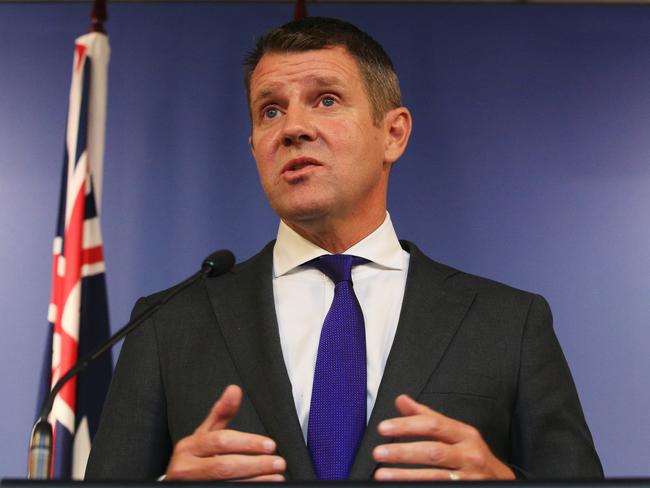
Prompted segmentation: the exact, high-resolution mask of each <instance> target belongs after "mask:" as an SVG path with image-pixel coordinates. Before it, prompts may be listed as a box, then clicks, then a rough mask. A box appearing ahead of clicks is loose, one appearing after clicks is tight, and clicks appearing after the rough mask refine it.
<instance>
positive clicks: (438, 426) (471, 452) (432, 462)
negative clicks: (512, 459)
mask: <svg viewBox="0 0 650 488" xmlns="http://www.w3.org/2000/svg"><path fill="white" fill-rule="evenodd" d="M395 406H396V407H397V410H398V411H399V413H400V414H402V417H396V418H392V419H388V420H384V421H383V422H381V423H380V424H379V426H378V427H377V430H378V431H379V433H380V434H381V435H383V436H386V437H421V438H424V439H426V440H422V441H415V442H404V443H392V444H382V445H379V446H377V447H376V448H375V450H374V451H373V454H372V455H373V458H374V459H375V461H377V462H380V463H384V464H419V465H425V466H431V468H420V467H418V468H410V469H400V468H389V467H382V468H379V469H378V470H377V471H375V479H377V480H391V481H403V480H409V481H424V480H445V481H449V480H452V481H455V480H483V479H502V480H506V479H510V480H512V479H515V475H514V473H513V472H512V470H511V469H510V468H509V467H508V466H506V465H505V464H504V463H502V462H501V461H499V460H498V459H497V458H496V457H495V456H494V454H492V451H490V448H489V447H488V446H487V444H486V443H485V441H484V440H483V437H481V434H480V433H479V432H478V430H476V429H475V428H474V427H472V426H470V425H467V424H464V423H462V422H459V421H457V420H454V419H451V418H449V417H445V416H444V415H442V414H439V413H437V412H434V411H433V410H431V409H430V408H429V407H427V406H425V405H422V404H420V403H417V402H416V401H415V400H413V399H412V398H411V397H409V396H407V395H400V396H398V397H397V398H396V400H395Z"/></svg>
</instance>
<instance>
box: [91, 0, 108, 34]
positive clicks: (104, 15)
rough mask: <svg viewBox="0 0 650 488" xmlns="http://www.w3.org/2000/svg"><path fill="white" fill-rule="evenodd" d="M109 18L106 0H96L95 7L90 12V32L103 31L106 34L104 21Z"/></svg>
mask: <svg viewBox="0 0 650 488" xmlns="http://www.w3.org/2000/svg"><path fill="white" fill-rule="evenodd" d="M107 19H108V11H107V8H106V0H94V1H93V9H92V11H91V12H90V32H101V33H102V34H106V29H105V28H104V22H106V20H107Z"/></svg>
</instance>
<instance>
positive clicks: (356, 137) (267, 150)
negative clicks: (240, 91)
mask: <svg viewBox="0 0 650 488" xmlns="http://www.w3.org/2000/svg"><path fill="white" fill-rule="evenodd" d="M250 99H251V101H250V103H251V113H252V122H253V129H252V134H251V137H250V145H251V149H252V151H253V156H254V157H255V160H256V162H257V169H258V171H259V175H260V180H261V182H262V186H263V188H264V191H265V192H266V195H267V197H268V199H269V202H270V203H271V206H272V207H273V209H274V210H275V211H276V213H277V214H278V215H279V216H280V217H281V218H282V219H284V220H285V221H287V222H288V223H294V224H297V225H300V224H301V223H302V224H306V223H307V222H327V221H328V219H333V220H332V221H333V222H336V221H341V222H354V221H359V219H364V218H365V219H368V218H374V217H376V215H377V214H379V215H381V218H382V219H383V215H384V213H385V207H386V190H387V184H388V173H389V169H390V164H391V163H392V162H393V161H388V160H387V158H386V146H387V139H388V137H387V136H388V129H387V126H386V124H384V123H382V124H380V126H379V127H377V126H375V125H374V124H373V120H372V113H371V108H370V106H369V102H368V97H367V96H366V93H365V90H364V84H363V79H362V76H361V73H360V71H359V68H358V66H357V63H356V61H355V60H354V58H353V57H352V56H351V55H350V54H348V52H347V51H346V50H345V49H344V48H342V47H333V48H328V49H320V50H313V51H306V52H298V53H268V54H265V55H264V56H263V57H262V59H261V60H260V62H259V64H258V65H257V67H256V68H255V71H254V72H253V75H252V77H251V82H250ZM371 216H373V217H371Z"/></svg>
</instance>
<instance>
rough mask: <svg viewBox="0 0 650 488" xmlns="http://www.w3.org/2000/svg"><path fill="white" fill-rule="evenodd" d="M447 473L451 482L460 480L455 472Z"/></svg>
mask: <svg viewBox="0 0 650 488" xmlns="http://www.w3.org/2000/svg"><path fill="white" fill-rule="evenodd" d="M448 473H449V479H450V480H451V481H458V480H459V479H460V476H458V473H457V472H456V471H453V470H451V469H450V470H449V471H448Z"/></svg>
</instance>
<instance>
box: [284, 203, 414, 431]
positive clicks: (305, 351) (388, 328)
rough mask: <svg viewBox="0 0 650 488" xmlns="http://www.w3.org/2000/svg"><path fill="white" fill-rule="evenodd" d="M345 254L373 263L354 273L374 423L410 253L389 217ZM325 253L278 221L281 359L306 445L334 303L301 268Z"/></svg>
mask: <svg viewBox="0 0 650 488" xmlns="http://www.w3.org/2000/svg"><path fill="white" fill-rule="evenodd" d="M344 253H345V254H352V255H354V256H359V257H362V258H365V259H367V260H368V261H370V262H369V263H367V264H362V265H358V266H355V267H354V268H352V282H353V283H354V292H355V294H356V296H357V299H358V300H359V304H360V305H361V310H362V311H363V317H364V322H365V326H366V355H367V358H366V359H367V381H368V385H367V399H368V402H367V416H368V418H370V414H371V412H372V408H373V406H374V405H375V399H376V397H377V390H378V389H379V383H380V382H381V378H382V376H383V373H384V367H385V366H386V360H387V359H388V353H389V352H390V348H391V346H392V344H393V339H394V337H395V331H396V330H397V322H398V320H399V315H400V310H401V308H402V300H403V298H404V287H405V286H406V274H407V272H408V265H409V254H408V253H407V252H406V251H404V250H403V249H402V248H401V246H400V244H399V241H398V239H397V236H396V235H395V230H394V229H393V224H392V222H391V220H390V215H388V213H386V219H385V220H384V222H383V223H382V224H381V225H380V226H379V228H377V230H375V231H374V232H373V233H372V234H370V235H369V236H367V237H366V238H365V239H363V240H362V241H360V242H358V243H357V244H355V245H354V246H352V247H351V248H350V249H347V250H346V251H345V252H344ZM324 254H331V253H330V252H328V251H325V250H324V249H321V248H320V247H318V246H317V245H315V244H313V243H311V242H310V241H308V240H306V239H304V238H303V237H301V236H300V235H298V234H297V233H296V232H295V231H293V230H292V229H291V228H289V227H288V226H287V225H286V224H285V223H284V222H280V228H279V229H278V237H277V241H276V243H275V247H274V249H273V295H274V300H275V311H276V314H277V319H278V326H279V329H280V342H281V344H282V355H283V356H284V363H285V365H286V367H287V371H288V373H289V379H290V380H291V386H292V390H293V399H294V402H295V404H296V412H297V413H298V419H299V420H300V425H301V427H302V432H303V436H304V438H305V440H306V439H307V424H308V420H309V406H310V403H311V389H312V384H313V381H314V369H315V367H316V355H317V352H318V342H319V340H320V332H321V328H322V326H323V322H324V321H325V316H326V315H327V312H328V310H329V308H330V305H331V304H332V300H333V298H334V283H333V282H332V280H330V279H329V278H328V277H327V276H325V275H324V274H323V273H321V272H320V271H318V270H317V269H316V268H313V267H311V266H301V265H302V264H304V263H306V262H307V261H311V260H312V259H314V258H317V257H318V256H322V255H324ZM366 420H367V419H366Z"/></svg>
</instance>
